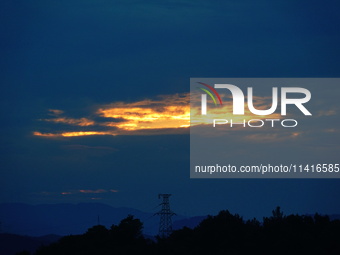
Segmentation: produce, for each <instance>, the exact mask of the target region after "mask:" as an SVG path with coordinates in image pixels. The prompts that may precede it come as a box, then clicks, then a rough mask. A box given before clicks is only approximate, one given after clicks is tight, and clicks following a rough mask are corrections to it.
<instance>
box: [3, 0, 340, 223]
mask: <svg viewBox="0 0 340 255" xmlns="http://www.w3.org/2000/svg"><path fill="white" fill-rule="evenodd" d="M339 5H340V4H339V3H338V2H337V1H205V0H196V1H193V0H177V1H175V0H174V1H170V0H167V1H161V3H160V2H159V1H132V0H124V1H118V0H114V1H109V0H101V1H92V0H91V1H90V0H86V1H85V0H77V1H76V0H75V1H73V0H72V1H70V0H67V1H66V0H64V1H43V0H41V1H38V0H32V1H18V0H11V1H10V0H4V1H1V3H0V19H1V20H0V37H1V38H0V51H1V52H0V53H1V54H0V55H1V58H0V79H1V80H0V83H1V89H0V91H1V93H0V111H1V120H0V121H1V126H0V130H1V133H0V135H1V144H0V153H1V154H0V167H1V168H0V169H1V170H0V202H27V203H59V202H73V203H77V202H84V201H91V200H90V199H91V198H102V199H101V200H100V201H101V202H103V203H108V204H110V205H113V206H117V207H118V206H127V207H134V208H137V209H141V210H146V211H150V210H152V208H153V207H154V206H155V205H157V203H158V201H157V194H158V193H163V192H170V193H172V194H173V197H172V201H171V202H172V206H173V209H174V211H176V212H178V213H179V214H186V215H202V214H206V213H216V212H217V211H218V210H221V209H230V210H231V211H232V212H235V213H240V214H241V215H244V216H246V217H251V216H256V217H261V216H263V215H265V214H270V212H271V210H272V209H273V208H274V207H276V206H277V205H280V206H281V207H282V208H283V210H284V211H285V212H287V213H297V212H298V213H313V212H316V211H317V212H321V213H339V212H340V204H339V199H338V198H337V194H339V193H340V181H339V180H226V179H222V180H195V179H189V136H188V134H174V135H118V136H105V135H104V136H81V137H69V138H52V139H51V138H47V137H37V136H34V135H33V132H35V131H39V132H47V133H48V132H51V133H53V132H54V131H58V130H61V129H63V130H67V129H68V128H69V127H67V126H65V125H64V126H63V125H62V124H61V123H59V124H55V123H45V122H43V121H41V120H42V119H46V118H48V116H49V114H50V112H49V111H48V110H49V109H58V110H61V111H63V112H65V113H66V114H67V116H69V117H70V118H82V117H83V116H91V113H93V111H94V109H98V107H99V106H101V105H107V104H110V103H115V102H118V101H119V102H124V103H133V102H138V101H141V100H145V99H155V98H157V96H158V95H173V94H176V93H186V92H189V79H190V77H339V75H340V69H339V66H340V65H339V64H340V63H339V58H340V48H339V45H340V33H339V25H340V22H339V21H340V17H339V15H338V11H337V10H339V7H340V6H339ZM337 114H338V113H337ZM332 128H337V127H332ZM335 148H336V149H337V150H338V147H335ZM80 190H88V191H97V193H95V192H94V193H93V192H92V193H91V192H80ZM98 190H104V191H105V192H104V191H98ZM110 190H115V191H118V192H111V191H110ZM63 192H64V193H65V194H64V195H63V194H61V193H63ZM66 193H67V194H66ZM94 201H96V202H98V200H94Z"/></svg>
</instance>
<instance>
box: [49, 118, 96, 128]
mask: <svg viewBox="0 0 340 255" xmlns="http://www.w3.org/2000/svg"><path fill="white" fill-rule="evenodd" d="M44 121H47V122H54V123H64V124H69V125H75V126H82V127H86V126H92V125H94V124H95V122H94V121H93V120H89V119H87V118H80V119H72V118H54V119H44Z"/></svg>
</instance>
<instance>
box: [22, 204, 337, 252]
mask: <svg viewBox="0 0 340 255" xmlns="http://www.w3.org/2000/svg"><path fill="white" fill-rule="evenodd" d="M142 228H143V224H142V222H141V221H140V220H139V219H135V218H134V217H133V216H131V215H129V216H127V217H126V218H125V219H123V220H122V221H121V222H120V223H119V224H118V225H112V226H111V228H110V229H107V228H106V227H105V226H102V225H97V226H93V227H91V228H89V229H88V230H87V232H86V233H84V234H82V235H71V236H65V237H62V238H61V239H60V240H59V241H58V242H57V243H53V244H51V245H49V246H45V247H41V248H40V249H39V250H37V251H36V252H35V253H34V254H35V255H60V254H62V255H115V254H124V255H125V254H155V255H158V254H166V255H167V254H169V255H170V254H186V255H187V254H189V255H191V254H192V255H194V254H195V255H199V254H205V255H207V254H231V255H233V254H235V255H236V254H247V255H248V254H253V253H256V254H279V255H280V254H308V255H310V254H311V255H314V254H330V255H333V254H334V255H335V254H337V255H339V254H340V221H339V220H332V221H331V220H330V218H329V217H328V216H322V215H319V214H315V215H314V216H306V215H293V214H292V215H288V216H285V215H284V214H283V213H282V211H281V209H280V207H277V208H276V209H275V210H273V211H272V216H271V217H265V218H263V222H262V223H261V222H259V221H258V220H257V219H255V218H254V219H252V220H247V221H245V220H243V218H242V217H240V216H239V215H238V214H234V215H233V214H231V213H230V212H229V211H228V210H223V211H220V212H219V214H218V215H216V216H208V217H207V218H206V219H204V220H203V221H201V223H200V224H199V225H198V226H197V227H195V228H193V229H190V228H187V227H184V228H182V229H180V230H176V231H173V233H172V234H171V235H170V236H169V237H168V238H160V237H157V238H156V240H150V239H148V238H145V237H144V236H143V234H142ZM19 254H20V255H26V254H29V253H28V252H22V253H18V255H19Z"/></svg>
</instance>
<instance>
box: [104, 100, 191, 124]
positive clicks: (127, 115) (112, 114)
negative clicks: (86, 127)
mask: <svg viewBox="0 0 340 255" xmlns="http://www.w3.org/2000/svg"><path fill="white" fill-rule="evenodd" d="M98 114H99V115H100V116H102V117H105V118H115V119H123V121H121V122H111V123H107V124H106V125H107V126H115V127H117V128H119V129H121V130H128V131H133V130H141V129H163V128H180V127H187V126H189V125H190V107H189V105H187V106H174V105H172V106H164V107H163V108H162V109H161V110H158V109H153V108H142V107H130V105H128V104H126V105H120V107H119V108H116V107H112V108H108V109H99V110H98Z"/></svg>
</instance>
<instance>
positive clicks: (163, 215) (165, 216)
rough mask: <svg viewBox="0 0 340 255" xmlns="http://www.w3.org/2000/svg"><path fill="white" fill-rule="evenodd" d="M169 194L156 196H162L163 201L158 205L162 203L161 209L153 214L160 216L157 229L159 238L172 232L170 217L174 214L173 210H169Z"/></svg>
mask: <svg viewBox="0 0 340 255" xmlns="http://www.w3.org/2000/svg"><path fill="white" fill-rule="evenodd" d="M170 196H171V194H158V198H159V199H160V198H163V201H162V203H161V204H160V205H162V209H161V210H160V211H159V212H157V213H155V215H159V216H160V220H159V231H158V235H159V236H160V237H161V238H167V237H168V236H169V235H170V234H171V232H172V219H171V217H172V216H174V215H176V213H174V212H173V211H171V210H170V202H169V197H170Z"/></svg>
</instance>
